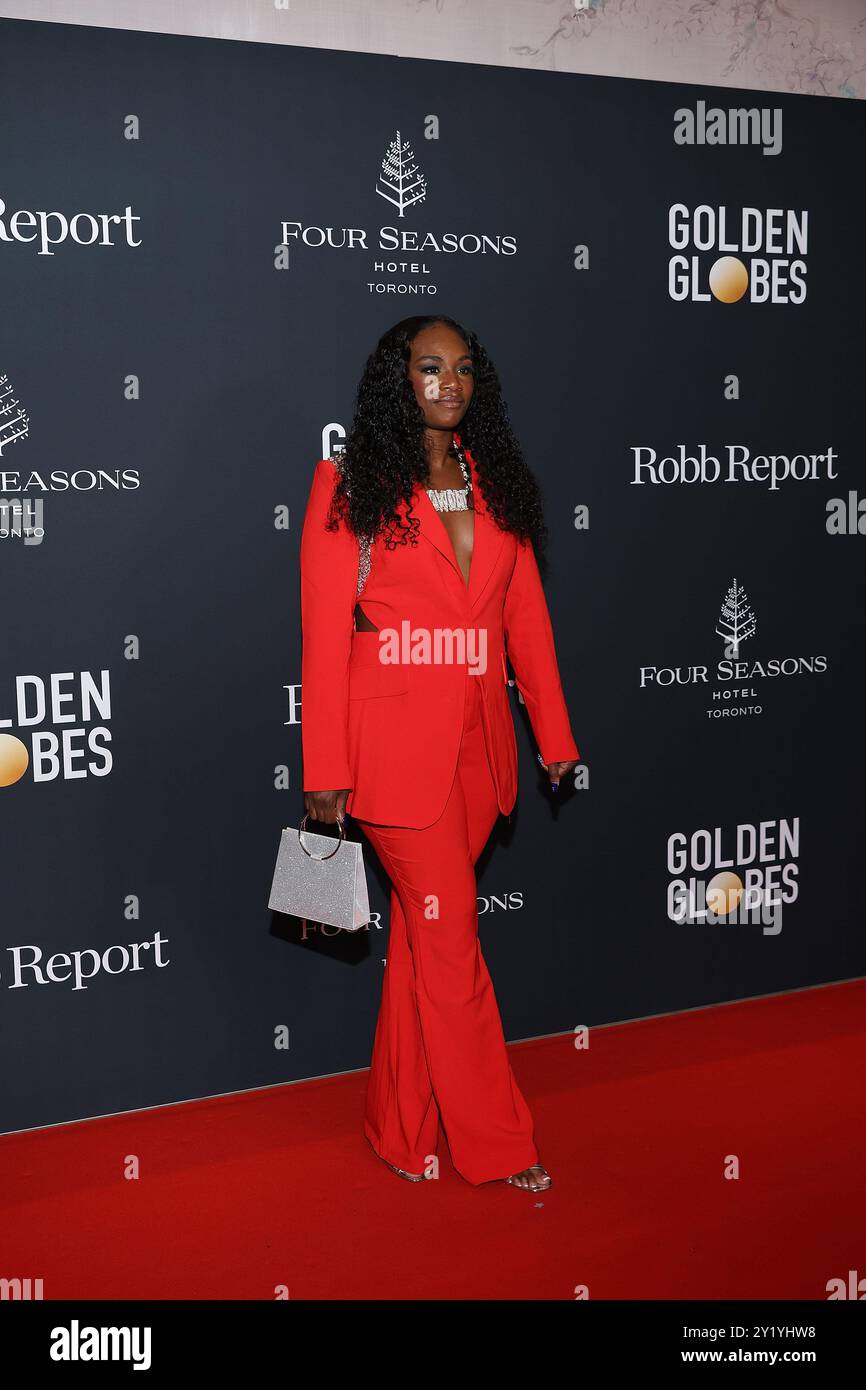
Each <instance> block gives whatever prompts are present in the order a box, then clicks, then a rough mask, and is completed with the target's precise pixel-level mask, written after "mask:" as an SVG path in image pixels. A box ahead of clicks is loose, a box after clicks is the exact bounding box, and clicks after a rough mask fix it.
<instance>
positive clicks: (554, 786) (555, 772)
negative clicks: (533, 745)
mask: <svg viewBox="0 0 866 1390" xmlns="http://www.w3.org/2000/svg"><path fill="white" fill-rule="evenodd" d="M538 761H539V762H540V763H541V766H542V767H543V768H544V770H545V772H546V773H547V775H548V777H549V778H550V788H551V791H555V792H556V791H559V782H560V779H561V778H562V777H565V776H566V775H567V774H568V773H569V772H572V771H573V770H574V769H575V768H576V767H577V759H576V758H574V759H572V761H571V762H567V763H548V764H547V765H546V766H545V763H544V759H543V758H542V756H541V754H540V753H539V754H538Z"/></svg>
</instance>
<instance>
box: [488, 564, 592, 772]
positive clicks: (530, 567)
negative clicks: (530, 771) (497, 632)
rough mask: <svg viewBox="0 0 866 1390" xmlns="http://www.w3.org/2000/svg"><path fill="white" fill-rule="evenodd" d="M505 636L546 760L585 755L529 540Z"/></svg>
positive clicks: (508, 603) (515, 577)
mask: <svg viewBox="0 0 866 1390" xmlns="http://www.w3.org/2000/svg"><path fill="white" fill-rule="evenodd" d="M504 625H505V642H506V646H507V648H508V657H509V660H510V662H511V665H512V666H513V667H514V674H515V676H516V678H517V688H518V690H519V691H520V693H521V695H522V696H523V699H524V701H525V702H526V709H527V712H528V714H529V719H530V723H531V724H532V732H533V733H534V734H535V741H536V743H537V744H538V751H539V752H540V754H541V756H542V758H543V759H544V762H545V764H549V763H564V762H570V761H571V760H572V759H577V760H578V761H579V760H580V753H579V752H578V748H577V744H576V743H575V741H574V735H573V734H572V732H571V724H570V723H569V718H568V710H567V708H566V704H565V696H564V694H563V691H562V681H561V679H560V675H559V665H558V663H557V660H556V647H555V645H554V641H553V627H552V625H551V621H550V613H549V611H548V607H547V599H546V598H545V596H544V589H543V587H542V583H541V575H540V574H539V572H538V563H537V561H536V558H535V550H534V548H533V545H532V542H531V541H529V540H525V541H521V540H518V542H517V559H516V561H515V563H514V569H513V571H512V574H511V579H510V580H509V584H508V589H507V590H506V594H505V613H504Z"/></svg>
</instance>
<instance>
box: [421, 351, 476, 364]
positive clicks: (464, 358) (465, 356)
mask: <svg viewBox="0 0 866 1390" xmlns="http://www.w3.org/2000/svg"><path fill="white" fill-rule="evenodd" d="M425 358H429V359H430V361H431V362H444V361H445V359H444V357H440V356H439V354H438V352H422V353H421V356H420V357H419V359H418V361H419V362H422V361H423V360H424V359H425ZM457 361H458V362H471V361H472V358H471V356H470V355H469V353H468V352H464V353H461V355H460V356H459V357H458V358H457Z"/></svg>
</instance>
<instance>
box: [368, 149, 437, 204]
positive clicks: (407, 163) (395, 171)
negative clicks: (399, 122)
mask: <svg viewBox="0 0 866 1390" xmlns="http://www.w3.org/2000/svg"><path fill="white" fill-rule="evenodd" d="M376 192H377V193H378V194H379V197H380V198H387V200H388V202H389V203H393V204H394V206H395V208H397V209H398V210H399V213H400V216H401V217H403V216H404V215H405V212H406V208H409V207H411V206H412V204H413V203H422V202H423V201H424V199H425V198H426V197H427V180H426V179H425V177H424V175H423V174H422V173H420V171H419V169H418V165H417V164H416V163H415V155H414V154H413V152H412V146H411V145H410V144H409V141H408V140H403V141H401V140H400V132H399V130H398V131H397V135H396V138H395V139H394V140H392V141H391V143H390V145H389V146H388V153H387V154H386V155H385V158H384V159H383V160H382V172H381V174H380V175H379V182H378V183H377V185H376Z"/></svg>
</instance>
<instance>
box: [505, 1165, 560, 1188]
mask: <svg viewBox="0 0 866 1390" xmlns="http://www.w3.org/2000/svg"><path fill="white" fill-rule="evenodd" d="M538 1169H541V1172H542V1174H543V1176H544V1177H545V1178H547V1182H545V1183H544V1184H543V1185H540V1186H535V1187H533V1186H532V1184H531V1183H530V1185H529V1187H524V1186H523V1184H522V1183H519V1182H515V1181H514V1179H515V1178H516V1177H517V1176H518V1175H517V1173H512V1174H511V1177H510V1178H503V1179H502V1181H503V1182H507V1183H509V1184H510V1186H511V1187H517V1188H519V1189H520V1191H521V1192H546V1191H547V1189H548V1188H549V1187H553V1178H552V1177H551V1176H550V1174H549V1173H548V1171H547V1169H546V1168H545V1167H544V1164H543V1163H531V1164H530V1165H529V1168H527V1169H524V1170H523V1171H524V1172H529V1173H534V1172H536V1171H537V1170H538Z"/></svg>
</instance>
